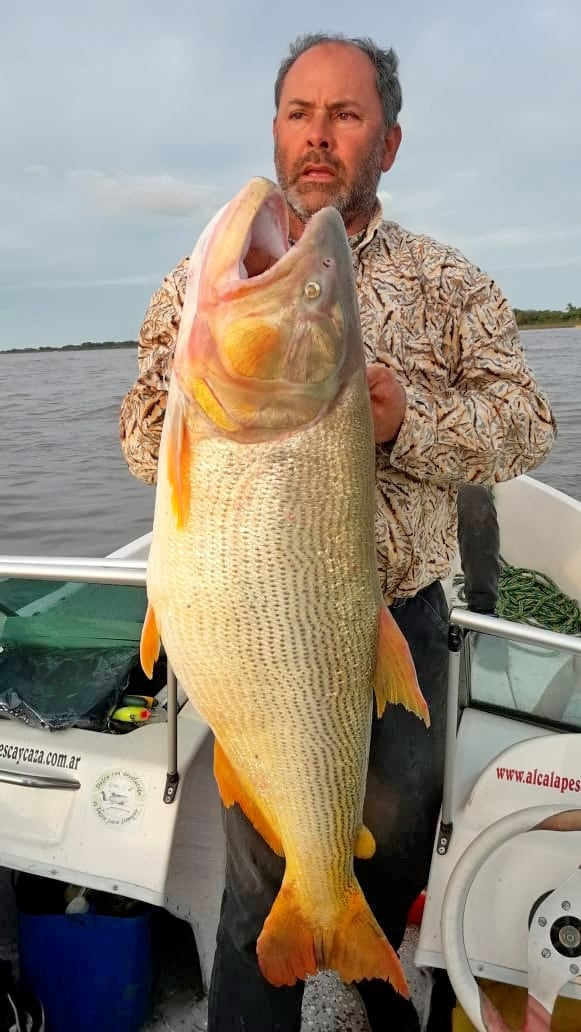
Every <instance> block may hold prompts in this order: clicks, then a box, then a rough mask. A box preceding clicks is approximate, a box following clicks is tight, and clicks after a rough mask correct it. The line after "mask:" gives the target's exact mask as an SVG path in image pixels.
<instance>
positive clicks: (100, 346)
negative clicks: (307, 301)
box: [0, 340, 137, 355]
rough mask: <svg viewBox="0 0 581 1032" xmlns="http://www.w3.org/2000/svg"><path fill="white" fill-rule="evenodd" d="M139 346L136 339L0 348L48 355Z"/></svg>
mask: <svg viewBox="0 0 581 1032" xmlns="http://www.w3.org/2000/svg"><path fill="white" fill-rule="evenodd" d="M136 347H137V341H136V340H123V341H103V342H102V343H94V344H93V343H92V342H87V343H86V344H63V345H62V346H61V347H56V346H55V345H50V344H47V345H46V346H45V347H41V348H0V355H46V354H47V353H48V352H53V351H58V352H60V351H67V352H70V351H123V350H124V351H130V350H131V349H132V348H136Z"/></svg>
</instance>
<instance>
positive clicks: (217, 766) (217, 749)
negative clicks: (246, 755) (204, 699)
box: [214, 739, 284, 856]
mask: <svg viewBox="0 0 581 1032" xmlns="http://www.w3.org/2000/svg"><path fill="white" fill-rule="evenodd" d="M214 777H215V778H216V781H217V783H218V790H219V792H220V798H221V800H222V802H223V803H224V806H226V807H229V806H232V805H233V803H238V805H239V806H240V808H241V809H242V810H243V812H244V813H245V814H246V816H247V817H248V820H249V821H250V823H251V824H252V825H253V826H254V827H255V828H256V830H257V832H258V834H259V835H262V838H263V839H264V841H265V842H266V843H267V845H269V846H270V848H271V849H272V851H273V852H274V853H277V854H278V856H284V849H283V846H282V841H281V838H280V833H279V831H278V828H277V827H276V826H275V822H274V819H273V818H272V817H271V816H270V815H269V814H268V813H267V812H266V807H265V806H264V803H261V802H260V800H259V799H258V796H257V793H256V792H255V791H253V790H252V789H251V788H250V786H249V785H248V783H247V782H246V781H243V779H242V778H241V777H240V775H239V774H238V772H237V771H236V770H235V768H234V766H233V764H232V763H231V761H230V759H229V757H228V756H227V754H226V753H225V752H224V749H223V748H222V746H221V745H220V743H219V742H218V740H217V739H216V741H215V742H214Z"/></svg>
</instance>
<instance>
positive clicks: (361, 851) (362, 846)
mask: <svg viewBox="0 0 581 1032" xmlns="http://www.w3.org/2000/svg"><path fill="white" fill-rule="evenodd" d="M374 853H375V839H374V837H373V835H372V834H371V832H370V830H369V828H367V827H366V826H365V824H362V825H361V827H360V828H359V831H358V832H357V835H356V836H355V845H354V847H353V855H354V856H356V857H357V858H358V859H359V860H369V859H370V858H371V857H372V856H373V854H374Z"/></svg>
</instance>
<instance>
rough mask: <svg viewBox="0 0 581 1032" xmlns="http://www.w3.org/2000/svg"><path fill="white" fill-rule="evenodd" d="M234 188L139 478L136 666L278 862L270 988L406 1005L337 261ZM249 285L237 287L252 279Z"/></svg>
mask: <svg viewBox="0 0 581 1032" xmlns="http://www.w3.org/2000/svg"><path fill="white" fill-rule="evenodd" d="M287 231H288V230H287V223H286V209H285V205H284V199H283V197H282V194H281V193H280V191H279V190H278V188H277V187H276V186H274V184H272V183H269V182H268V181H267V180H252V181H251V183H249V184H248V186H247V187H246V188H245V189H244V190H243V191H241V193H240V194H239V195H238V196H237V198H235V199H234V201H233V202H231V204H230V205H229V206H227V207H226V208H225V209H223V211H222V212H221V213H219V215H218V216H217V217H216V219H215V220H213V223H211V224H210V227H209V229H208V230H207V231H206V233H205V234H203V235H202V238H201V240H200V242H199V244H198V246H197V248H196V250H195V252H194V254H193V256H192V261H191V271H190V279H189V281H188V286H187V292H186V302H185V306H184V317H183V318H182V323H181V326H180V333H179V338H178V344H177V347H176V353H175V359H174V369H173V373H172V378H171V382H170V389H169V396H168V406H167V412H166V418H165V422H164V429H163V434H162V443H161V449H160V459H159V467H158V482H157V492H156V504H155V515H154V526H153V537H152V543H151V551H150V556H149V562H148V573H147V590H148V600H149V610H148V616H147V618H146V623H145V627H144V634H143V638H142V661H143V664H144V668H145V669H151V666H152V663H153V659H154V658H155V654H156V653H157V650H158V647H159V645H158V639H159V638H161V641H162V642H163V645H164V648H165V650H166V652H167V655H168V658H169V660H170V662H171V664H172V667H173V668H174V670H175V672H176V674H177V677H178V679H179V681H180V683H181V684H182V686H183V688H184V689H185V691H186V693H187V694H188V696H189V697H190V698H191V700H192V702H193V703H194V705H195V706H196V708H197V710H198V711H199V712H200V713H201V715H202V716H203V717H204V719H205V720H206V721H207V722H208V724H209V725H210V727H211V728H212V730H213V732H214V734H215V738H216V752H215V773H216V778H217V781H218V785H219V789H220V793H221V796H222V799H223V801H224V803H225V805H227V806H229V805H233V804H234V803H238V804H239V805H241V806H242V809H243V810H244V812H245V813H246V815H247V816H248V817H249V819H250V820H251V821H252V823H253V824H254V826H255V827H256V828H257V830H258V831H259V832H260V834H261V835H262V836H263V837H264V839H265V840H266V841H267V842H268V843H269V845H270V846H271V847H272V848H273V849H274V850H275V852H277V853H279V855H281V856H284V858H285V874H284V880H283V884H282V888H281V890H280V893H279V895H278V897H277V899H276V901H275V903H274V905H273V908H272V910H271V913H270V914H269V916H268V918H267V920H266V922H265V925H264V928H263V931H262V933H261V936H260V938H259V941H258V948H257V949H258V959H259V963H260V967H261V970H262V972H263V974H264V976H265V977H266V978H268V979H269V980H270V981H271V982H272V983H273V984H275V985H283V984H293V983H294V982H295V981H296V979H297V978H305V977H306V976H307V975H309V974H314V973H315V972H316V971H318V970H320V969H322V968H327V967H330V968H334V969H335V970H337V971H338V972H339V974H340V976H341V977H342V978H343V979H344V980H345V981H353V980H358V979H361V978H372V977H380V978H386V979H389V980H390V981H392V983H393V984H394V985H395V987H396V988H397V989H398V990H399V991H400V992H406V991H407V990H406V985H405V978H404V976H403V972H402V970H401V967H400V964H399V960H398V959H397V956H396V954H395V953H394V951H393V950H392V948H391V946H390V945H389V943H388V942H387V940H386V938H385V936H384V935H383V932H382V931H381V929H380V928H379V925H378V924H377V922H376V921H375V918H374V917H373V915H372V914H371V911H370V909H369V907H368V905H367V903H366V901H365V899H364V897H363V894H362V892H361V889H360V887H359V885H358V883H357V881H356V878H355V875H354V870H353V857H354V855H358V856H362V857H363V856H370V855H371V854H372V853H373V849H374V841H373V836H372V834H371V832H370V831H369V830H368V829H366V828H365V827H364V825H363V797H364V790H365V780H366V771H367V764H368V754H369V740H370V730H371V719H372V707H373V693H374V689H375V696H376V699H377V704H378V708H379V709H380V710H382V709H383V707H384V706H385V704H386V702H388V701H401V702H403V703H404V705H406V706H408V708H411V709H414V710H415V711H416V712H418V714H420V715H421V716H422V717H423V718H424V719H425V720H426V721H427V719H428V717H427V709H426V706H425V702H424V700H423V698H422V697H421V693H420V692H419V688H418V686H417V681H416V680H415V673H414V670H413V664H412V662H411V657H410V656H409V652H408V650H407V645H406V644H405V641H404V639H403V637H402V636H401V635H400V633H399V631H398V630H397V627H396V625H395V623H394V622H393V620H392V618H391V617H390V615H389V612H388V610H387V609H386V608H385V606H384V602H383V598H382V596H381V590H380V585H379V579H378V575H377V568H376V552H375V539H374V495H375V446H374V437H373V421H372V415H371V407H370V399H369V391H368V388H367V381H366V375H365V362H364V352H363V344H362V340H361V331H360V327H359V318H358V309H357V301H356V295H355V288H354V283H353V273H352V265H351V252H350V248H349V244H348V241H347V237H346V234H345V230H344V227H343V223H342V221H341V219H340V217H339V215H338V214H337V212H335V211H334V210H333V209H325V210H324V211H322V212H320V213H319V214H318V215H317V216H315V217H314V219H313V220H312V221H311V223H310V224H309V226H308V227H307V229H306V230H305V233H304V235H303V237H302V238H301V241H299V244H297V245H296V247H295V248H293V249H292V250H291V251H289V250H288V246H287V242H286V241H287ZM250 269H253V270H254V272H255V274H254V275H249V272H248V270H250Z"/></svg>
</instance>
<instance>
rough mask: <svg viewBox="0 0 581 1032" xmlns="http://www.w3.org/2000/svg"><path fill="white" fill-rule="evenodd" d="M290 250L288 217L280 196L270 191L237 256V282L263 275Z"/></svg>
mask: <svg viewBox="0 0 581 1032" xmlns="http://www.w3.org/2000/svg"><path fill="white" fill-rule="evenodd" d="M288 250H289V242H288V214H287V209H286V203H285V200H284V197H283V194H282V192H281V191H280V190H278V189H276V188H274V189H272V190H271V191H270V192H269V193H268V194H267V195H266V197H265V198H264V200H263V201H262V203H261V205H260V207H259V208H258V211H257V212H256V214H255V216H254V218H253V220H252V223H251V226H250V229H249V231H248V234H247V236H246V240H245V242H244V246H243V249H242V254H241V256H240V269H239V275H240V279H254V278H255V277H257V276H262V274H263V273H265V272H267V271H268V269H271V268H272V267H273V265H276V263H277V262H278V261H279V259H280V258H282V257H283V256H284V255H285V254H286V253H287V251H288Z"/></svg>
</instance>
